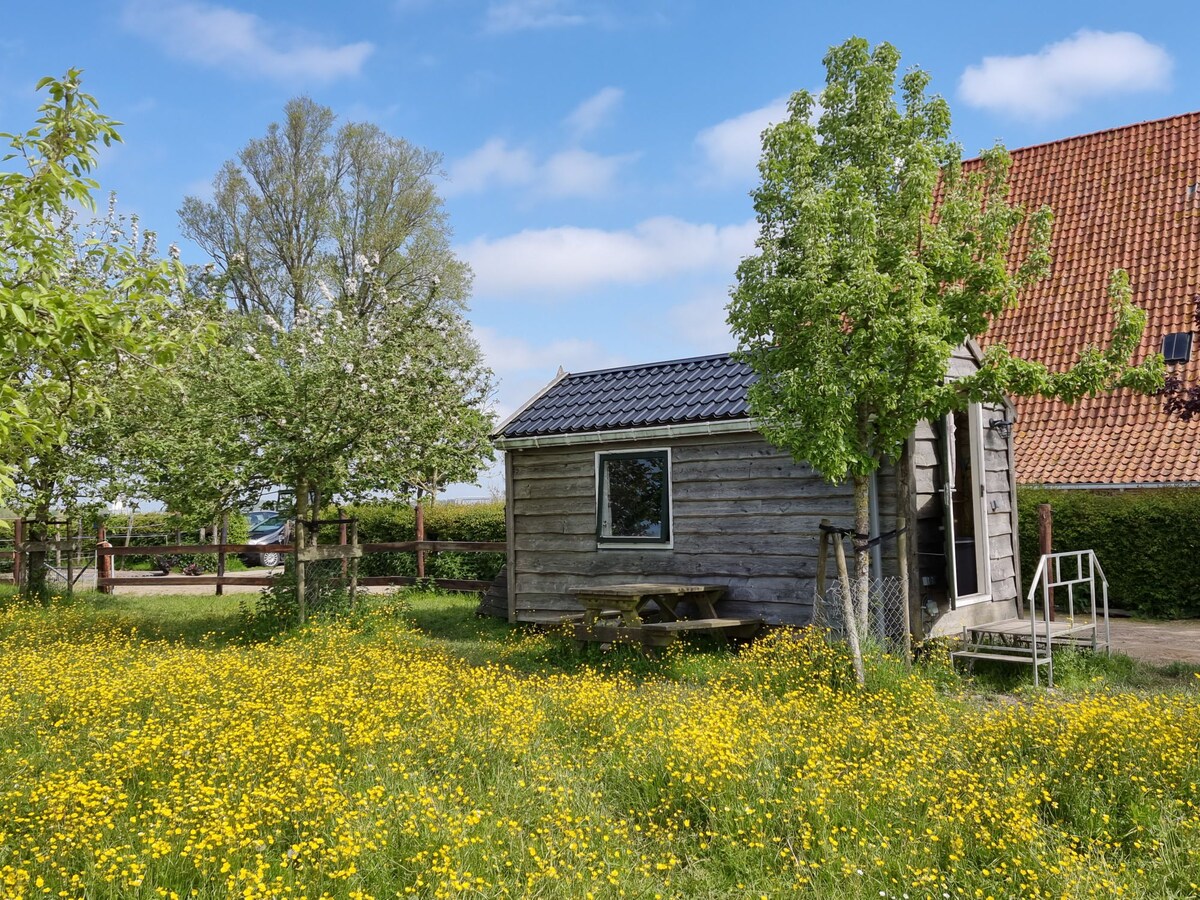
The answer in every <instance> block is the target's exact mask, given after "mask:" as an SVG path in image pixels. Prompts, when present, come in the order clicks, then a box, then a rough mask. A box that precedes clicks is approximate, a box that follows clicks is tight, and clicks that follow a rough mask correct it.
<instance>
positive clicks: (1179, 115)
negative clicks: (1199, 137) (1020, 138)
mask: <svg viewBox="0 0 1200 900" xmlns="http://www.w3.org/2000/svg"><path fill="white" fill-rule="evenodd" d="M1190 117H1196V118H1200V110H1193V111H1191V112H1184V113H1173V114H1172V115H1169V116H1162V117H1160V118H1157V119H1146V120H1144V121H1141V122H1130V123H1129V124H1127V125H1113V126H1110V127H1109V128H1098V129H1096V130H1095V131H1088V132H1085V133H1083V134H1073V135H1070V136H1068V137H1061V138H1055V139H1054V140H1051V141H1041V142H1040V143H1037V144H1027V145H1025V146H1024V147H1015V148H1011V149H1010V148H1007V147H1006V148H1005V149H1006V150H1008V153H1009V155H1010V156H1015V155H1016V154H1018V153H1025V152H1027V151H1031V150H1040V149H1042V148H1044V147H1052V146H1054V145H1055V144H1069V143H1071V142H1072V141H1082V140H1086V139H1087V138H1094V137H1099V136H1100V135H1102V134H1111V133H1113V132H1115V131H1130V130H1132V129H1134V128H1145V127H1146V126H1147V125H1159V124H1161V123H1163V122H1170V121H1172V120H1174V119H1187V118H1190ZM982 158H983V157H982V155H979V156H972V157H971V158H970V159H964V160H963V165H966V164H968V163H974V162H979V160H980V159H982Z"/></svg>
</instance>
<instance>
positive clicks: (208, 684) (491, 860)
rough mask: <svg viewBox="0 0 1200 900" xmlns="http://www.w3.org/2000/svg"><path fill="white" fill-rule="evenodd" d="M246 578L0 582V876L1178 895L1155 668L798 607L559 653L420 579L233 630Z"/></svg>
mask: <svg viewBox="0 0 1200 900" xmlns="http://www.w3.org/2000/svg"><path fill="white" fill-rule="evenodd" d="M245 599H247V598H245V597H243V598H239V597H236V596H232V597H223V598H217V597H158V598H153V597H137V598H128V599H126V598H121V597H119V596H118V597H115V598H95V602H79V603H75V604H73V605H70V606H59V607H55V608H51V609H40V608H30V607H28V606H24V605H21V604H19V603H14V602H12V601H11V600H9V601H8V602H7V604H6V606H5V608H4V609H3V610H2V611H0V895H2V896H4V897H41V896H51V897H53V896H64V897H87V898H117V897H122V898H124V897H136V898H156V897H202V898H216V897H246V898H253V897H307V898H312V900H316V898H319V897H330V898H366V897H374V898H383V897H396V896H400V897H404V896H418V897H502V896H510V897H571V898H587V897H606V898H607V897H631V898H632V897H638V898H641V897H656V896H660V897H709V898H718V897H720V898H724V897H745V898H760V897H772V898H774V897H790V896H795V895H797V894H800V895H810V896H816V897H851V898H856V897H862V898H866V897H871V898H877V897H889V898H903V897H909V898H919V897H922V898H924V897H927V898H933V900H947V898H987V897H992V898H996V900H999V898H1008V897H1018V896H1030V897H1068V898H1075V897H1080V898H1082V897H1115V896H1124V897H1138V898H1143V897H1144V898H1174V897H1197V896H1200V887H1198V885H1200V785H1198V782H1200V758H1198V751H1197V743H1198V736H1200V693H1198V691H1197V685H1198V684H1200V680H1198V679H1197V678H1196V677H1195V675H1194V674H1192V673H1190V672H1183V671H1182V670H1180V669H1179V668H1178V667H1177V668H1176V669H1173V670H1170V671H1156V670H1152V669H1148V668H1145V667H1139V666H1135V665H1133V664H1131V663H1129V662H1128V661H1125V660H1115V661H1112V662H1109V661H1107V660H1100V661H1088V660H1083V659H1075V658H1067V657H1063V658H1061V660H1060V662H1059V663H1058V667H1057V668H1058V671H1059V673H1060V674H1059V682H1060V688H1059V689H1058V690H1056V691H1054V692H1044V691H1039V692H1034V691H1032V690H1031V689H1028V688H1025V687H1021V686H1020V682H1019V680H1015V679H1009V680H1003V681H1002V680H1000V679H999V677H995V678H991V680H987V681H979V682H971V683H964V682H962V681H961V680H960V679H959V678H958V677H957V676H956V675H955V674H954V673H953V672H952V671H950V669H949V668H948V667H947V666H946V664H945V660H944V658H943V657H942V656H941V654H939V653H937V652H934V653H932V654H930V657H929V659H928V660H927V661H926V662H925V663H924V664H923V665H922V666H920V667H919V668H917V669H916V670H914V671H913V672H912V673H909V672H907V671H906V670H905V669H904V668H903V666H901V665H900V664H899V663H898V662H896V661H894V660H889V659H886V658H883V657H875V658H873V659H872V660H871V662H870V665H869V685H868V688H867V689H866V690H861V689H857V688H855V687H854V686H853V683H852V679H851V677H850V672H849V667H848V664H847V660H846V659H845V658H844V656H843V655H842V654H841V653H840V652H839V651H838V650H837V649H836V648H831V647H829V646H827V645H826V644H824V643H823V642H822V641H820V640H818V639H816V638H815V636H813V635H806V634H802V633H801V634H796V633H792V634H777V635H773V636H771V637H769V638H767V639H765V640H762V641H760V642H758V643H757V644H755V645H754V646H753V647H751V648H749V649H746V650H743V651H742V652H740V653H738V654H732V653H730V652H728V651H726V650H724V649H723V648H719V647H715V646H703V645H702V646H698V647H688V648H683V649H680V650H679V651H677V652H671V653H669V654H667V655H665V656H664V657H662V658H660V659H657V660H646V659H643V658H641V657H639V656H637V655H636V654H632V653H625V652H614V653H609V654H599V653H598V652H592V653H589V654H587V655H581V654H578V653H576V652H575V651H574V650H573V649H572V648H570V646H569V645H567V644H566V642H564V641H562V640H561V639H560V638H558V637H557V636H555V635H548V634H532V633H524V632H518V631H513V630H511V629H509V628H508V627H507V626H506V625H504V624H502V623H497V622H493V621H485V620H477V619H474V618H473V617H472V616H471V615H470V613H471V610H472V606H473V603H472V601H471V600H468V599H465V598H454V597H445V596H430V595H417V596H409V597H406V598H403V599H399V598H384V599H379V600H376V601H375V602H373V605H372V606H371V608H370V609H369V610H367V611H365V612H363V613H361V614H360V615H358V616H356V617H354V618H352V619H350V620H343V621H340V622H333V623H323V624H320V623H319V624H316V625H313V626H311V627H309V628H307V629H305V630H303V631H300V632H296V633H292V634H288V635H286V636H281V637H277V638H275V639H272V640H270V641H265V642H257V643H255V642H251V641H248V640H247V639H246V638H245V636H244V635H243V633H242V631H241V629H240V627H239V621H238V617H237V610H238V605H239V601H241V600H245ZM249 599H251V600H252V599H253V597H252V595H251V597H250V598H249ZM2 603H3V601H0V604H2Z"/></svg>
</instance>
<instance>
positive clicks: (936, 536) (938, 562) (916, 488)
mask: <svg viewBox="0 0 1200 900" xmlns="http://www.w3.org/2000/svg"><path fill="white" fill-rule="evenodd" d="M1005 417H1006V413H1005V410H1004V408H1003V407H1002V406H995V405H985V406H984V407H983V425H984V428H983V449H984V470H985V476H984V477H985V478H986V485H985V494H984V497H985V500H986V508H987V510H988V540H989V548H988V549H989V555H990V557H991V594H992V600H993V601H1000V600H1012V599H1013V598H1015V597H1016V596H1017V560H1016V549H1015V532H1016V515H1017V511H1016V510H1015V509H1014V508H1013V505H1012V496H1011V493H1010V490H1009V469H1010V468H1011V466H1012V459H1011V457H1010V456H1009V449H1008V440H1007V439H1006V438H1005V437H1004V436H1003V435H1001V434H1000V433H999V432H998V431H994V430H992V429H991V428H989V427H988V423H989V422H990V421H991V420H992V419H1002V418H1005ZM940 434H941V432H940V429H938V428H935V427H934V426H933V425H932V424H931V423H929V422H922V423H921V424H920V425H919V426H917V430H916V432H915V434H914V440H913V493H914V494H915V498H916V506H917V550H918V554H919V555H918V564H919V567H920V572H921V574H922V575H925V576H929V577H932V578H936V579H938V584H937V585H935V586H926V587H923V588H922V592H923V594H925V595H928V596H932V597H933V598H934V599H936V600H937V601H938V603H939V604H941V605H942V606H946V605H948V603H949V600H948V596H949V595H948V591H947V586H946V583H945V579H946V558H945V547H944V540H945V532H944V530H943V525H944V514H943V508H942V495H941V489H942V484H943V480H944V478H945V474H944V472H943V470H942V466H941V438H940Z"/></svg>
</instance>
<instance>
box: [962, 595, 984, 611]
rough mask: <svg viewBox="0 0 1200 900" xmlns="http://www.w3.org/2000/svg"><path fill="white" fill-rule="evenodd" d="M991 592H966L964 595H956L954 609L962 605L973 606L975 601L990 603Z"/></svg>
mask: <svg viewBox="0 0 1200 900" xmlns="http://www.w3.org/2000/svg"><path fill="white" fill-rule="evenodd" d="M991 602H992V595H991V594H968V595H967V596H966V597H958V598H956V599H955V601H954V608H955V609H962V608H963V607H964V606H974V605H975V604H976V603H991Z"/></svg>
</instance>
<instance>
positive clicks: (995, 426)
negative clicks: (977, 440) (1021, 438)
mask: <svg viewBox="0 0 1200 900" xmlns="http://www.w3.org/2000/svg"><path fill="white" fill-rule="evenodd" d="M988 428H990V429H992V431H994V432H996V433H997V434H999V435H1002V436H1003V437H1008V436H1009V435H1010V434H1012V422H1010V421H1008V419H992V420H991V421H990V422H988Z"/></svg>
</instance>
